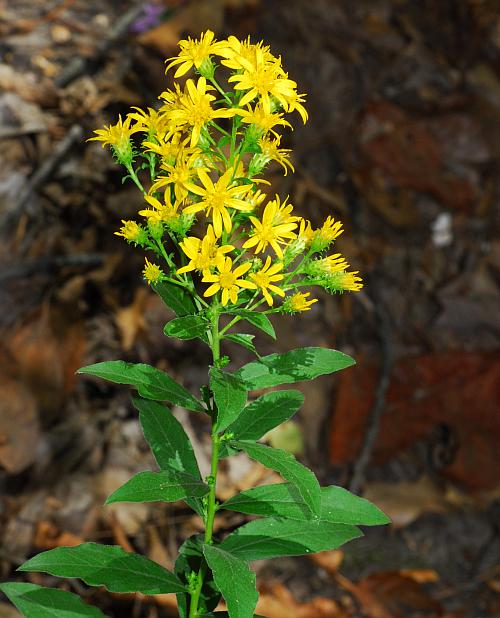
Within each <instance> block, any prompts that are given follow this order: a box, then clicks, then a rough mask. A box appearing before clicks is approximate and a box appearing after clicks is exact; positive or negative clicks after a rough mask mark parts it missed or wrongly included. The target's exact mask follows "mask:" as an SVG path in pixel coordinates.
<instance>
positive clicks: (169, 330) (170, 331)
mask: <svg viewBox="0 0 500 618" xmlns="http://www.w3.org/2000/svg"><path fill="white" fill-rule="evenodd" d="M208 327H209V322H208V320H207V319H206V318H204V317H203V316H201V315H186V316H183V317H181V318H174V319H173V320H170V322H168V323H167V324H165V328H164V329H163V332H164V333H165V335H168V336H169V337H177V338H178V339H195V338H196V337H200V338H201V339H203V340H206V338H207V330H208Z"/></svg>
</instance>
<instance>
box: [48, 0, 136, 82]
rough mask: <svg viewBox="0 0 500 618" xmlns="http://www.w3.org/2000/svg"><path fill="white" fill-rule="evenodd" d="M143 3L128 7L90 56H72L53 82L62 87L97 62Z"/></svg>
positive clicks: (123, 32)
mask: <svg viewBox="0 0 500 618" xmlns="http://www.w3.org/2000/svg"><path fill="white" fill-rule="evenodd" d="M143 10H144V5H143V4H142V3H139V4H137V5H135V6H133V7H132V8H130V9H129V10H128V11H127V12H126V13H125V14H124V15H122V16H121V17H120V18H119V19H118V20H117V22H116V24H115V25H114V27H113V28H112V29H111V31H110V33H109V36H108V37H107V38H106V39H105V40H104V41H103V42H102V43H101V44H100V45H98V46H97V49H96V51H95V53H94V55H93V57H92V58H82V57H81V56H79V57H77V58H73V60H72V61H71V62H70V63H69V64H68V65H67V66H66V67H65V68H64V69H62V71H61V72H60V73H59V75H57V76H56V78H55V79H54V84H55V85H56V87H57V88H64V87H65V86H67V85H68V84H70V83H71V82H72V81H74V80H75V79H77V78H78V77H80V75H83V74H84V73H86V72H87V71H88V70H89V68H90V67H91V65H92V64H94V65H95V64H97V63H98V62H99V61H100V60H101V59H102V58H104V57H105V56H106V55H107V54H108V52H109V50H110V49H111V48H112V47H113V46H114V45H115V44H116V43H117V42H118V41H119V40H120V38H121V37H122V36H123V35H124V34H125V33H126V31H127V30H128V28H129V27H130V25H131V24H132V23H133V22H134V21H135V20H136V19H137V18H138V17H139V15H140V14H141V13H142V12H143Z"/></svg>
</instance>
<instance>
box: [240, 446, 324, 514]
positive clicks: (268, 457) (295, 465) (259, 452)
mask: <svg viewBox="0 0 500 618" xmlns="http://www.w3.org/2000/svg"><path fill="white" fill-rule="evenodd" d="M229 445H230V446H233V447H234V448H237V449H240V450H243V451H245V453H246V454H247V455H248V456H249V457H250V458H251V459H255V461H258V462H260V463H261V464H262V465H264V466H266V467H267V468H271V470H275V471H276V472H278V473H279V474H281V476H282V477H283V478H284V479H286V480H287V481H290V483H293V484H294V485H295V487H297V489H298V491H299V493H300V495H301V496H302V498H303V500H304V502H305V504H306V505H307V507H308V508H309V509H310V511H311V514H312V515H311V516H312V517H319V515H320V511H321V492H320V486H319V483H318V479H317V478H316V476H315V475H314V474H313V472H311V470H309V468H306V467H305V466H303V465H302V464H301V463H299V462H298V461H297V460H296V459H295V457H294V456H293V455H292V454H291V453H287V452H286V451H283V450H280V449H277V448H271V447H270V446H265V445H264V444H256V443H255V442H243V441H232V440H231V441H230V442H229Z"/></svg>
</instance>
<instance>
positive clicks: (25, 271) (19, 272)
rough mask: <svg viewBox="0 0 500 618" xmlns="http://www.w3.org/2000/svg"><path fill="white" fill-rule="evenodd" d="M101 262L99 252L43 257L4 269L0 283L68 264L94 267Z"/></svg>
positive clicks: (51, 270)
mask: <svg viewBox="0 0 500 618" xmlns="http://www.w3.org/2000/svg"><path fill="white" fill-rule="evenodd" d="M102 263H103V256H102V255H100V254H99V253H75V254H73V255H55V256H52V257H43V258H40V259H37V260H30V261H29V262H24V263H22V264H17V265H16V266H13V267H12V268H9V269H5V270H4V271H3V272H2V273H1V274H0V283H6V282H7V281H9V280H11V279H22V278H24V277H29V276H30V275H33V274H50V273H52V272H53V271H54V270H59V269H61V268H66V267H68V266H69V267H82V268H95V267H97V266H101V265H102Z"/></svg>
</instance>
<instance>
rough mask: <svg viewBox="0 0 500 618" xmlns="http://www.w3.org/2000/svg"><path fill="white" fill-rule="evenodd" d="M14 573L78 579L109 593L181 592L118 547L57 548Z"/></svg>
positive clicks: (157, 569) (155, 568)
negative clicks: (34, 573) (32, 572)
mask: <svg viewBox="0 0 500 618" xmlns="http://www.w3.org/2000/svg"><path fill="white" fill-rule="evenodd" d="M18 571H36V572H41V573H49V574H50V575H55V576H56V577H78V578H79V579H82V580H83V581H84V582H85V583H86V584H88V585H89V586H105V587H106V588H107V589H108V590H109V591H110V592H142V593H143V594H162V593H164V592H182V591H183V590H184V586H183V585H182V584H181V582H180V581H179V580H178V579H177V577H176V576H175V575H174V574H173V573H170V571H167V570H166V569H164V568H163V567H162V566H160V565H159V564H157V563H156V562H153V561H152V560H149V558H146V557H145V556H141V555H139V554H133V553H129V552H126V551H124V550H123V549H122V548H121V547H119V546H118V545H99V544H98V543H83V544H82V545H77V546H76V547H57V548H56V549H51V550H50V551H45V552H42V553H41V554H38V555H37V556H35V557H34V558H31V560H28V561H27V562H25V563H24V564H23V565H22V566H20V567H19V569H18Z"/></svg>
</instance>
